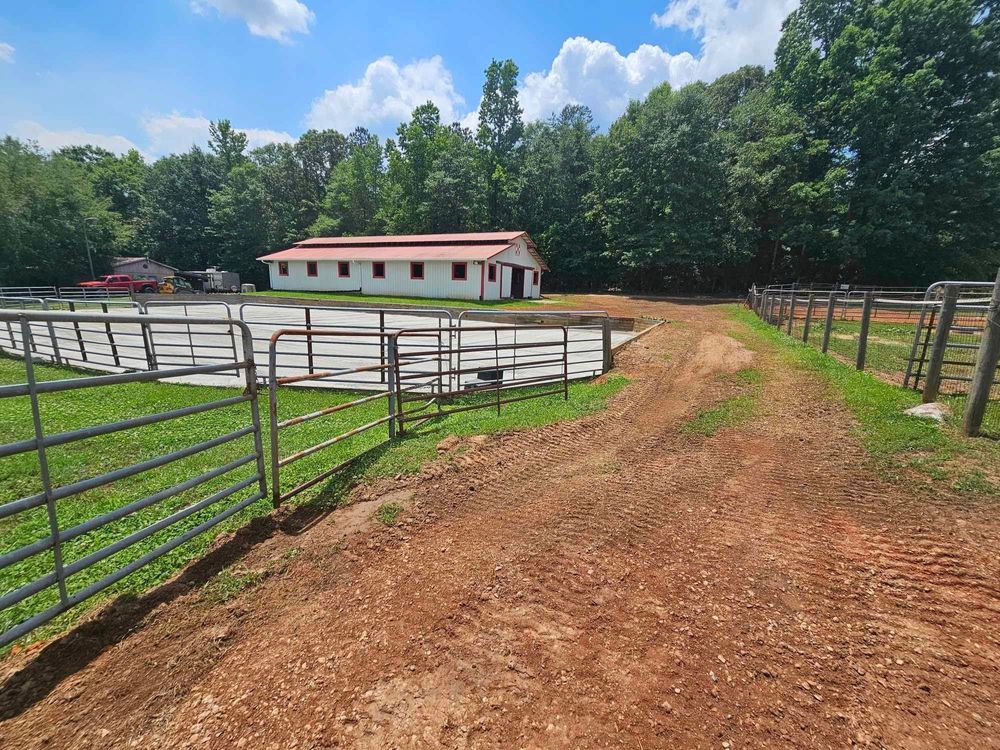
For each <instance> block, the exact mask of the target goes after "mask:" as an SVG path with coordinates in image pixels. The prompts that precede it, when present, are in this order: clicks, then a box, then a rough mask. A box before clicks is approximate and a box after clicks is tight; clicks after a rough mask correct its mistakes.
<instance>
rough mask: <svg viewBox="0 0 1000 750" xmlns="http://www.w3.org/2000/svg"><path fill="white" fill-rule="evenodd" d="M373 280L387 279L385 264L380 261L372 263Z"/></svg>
mask: <svg viewBox="0 0 1000 750" xmlns="http://www.w3.org/2000/svg"><path fill="white" fill-rule="evenodd" d="M372 278H373V279H384V278H385V263H382V262H380V261H376V262H374V263H372Z"/></svg>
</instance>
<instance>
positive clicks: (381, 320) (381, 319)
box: [310, 310, 386, 383]
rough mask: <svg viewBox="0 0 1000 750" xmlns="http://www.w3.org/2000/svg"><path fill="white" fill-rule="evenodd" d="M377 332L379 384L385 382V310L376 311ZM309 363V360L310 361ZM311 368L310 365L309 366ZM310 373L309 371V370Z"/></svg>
mask: <svg viewBox="0 0 1000 750" xmlns="http://www.w3.org/2000/svg"><path fill="white" fill-rule="evenodd" d="M378 332H379V337H378V340H379V346H378V356H379V364H380V365H382V369H381V370H379V371H378V372H379V382H380V383H384V382H386V374H385V310H379V311H378ZM310 363H311V360H310ZM310 366H311V364H310ZM310 372H311V370H310Z"/></svg>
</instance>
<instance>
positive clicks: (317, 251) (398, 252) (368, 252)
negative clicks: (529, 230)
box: [257, 242, 510, 260]
mask: <svg viewBox="0 0 1000 750" xmlns="http://www.w3.org/2000/svg"><path fill="white" fill-rule="evenodd" d="M508 247H510V243H506V242H504V243H498V244H493V245H430V246H428V245H419V246H413V245H404V246H401V247H393V246H389V247H381V246H380V247H317V246H315V245H313V246H303V245H296V246H295V247H290V248H288V249H287V250H280V251H278V252H276V253H271V254H270V255H264V256H262V257H260V258H258V259H257V260H487V259H488V258H492V257H493V256H494V255H497V254H498V253H502V252H503V251H504V250H506V249H507V248H508Z"/></svg>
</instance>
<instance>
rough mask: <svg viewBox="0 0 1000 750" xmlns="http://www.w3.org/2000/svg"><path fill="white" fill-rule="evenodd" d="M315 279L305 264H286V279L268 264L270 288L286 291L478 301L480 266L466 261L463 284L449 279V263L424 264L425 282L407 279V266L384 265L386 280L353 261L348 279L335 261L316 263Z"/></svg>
mask: <svg viewBox="0 0 1000 750" xmlns="http://www.w3.org/2000/svg"><path fill="white" fill-rule="evenodd" d="M316 263H317V268H316V270H317V274H318V275H316V276H309V275H307V274H306V261H304V260H289V261H288V275H287V276H280V275H278V261H272V262H270V263H268V267H269V273H270V279H271V288H272V289H278V290H287V291H328V292H357V291H359V290H360V291H361V292H362V294H381V295H399V296H403V297H442V298H445V299H475V300H477V299H479V291H480V283H481V280H482V279H481V269H482V267H483V266H482V265H481V264H477V263H475V262H472V261H469V262H467V264H466V276H467V278H466V279H465V280H464V281H456V280H453V279H452V278H451V273H452V269H451V263H452V262H451V261H444V260H428V261H424V278H423V279H422V280H421V279H411V278H410V262H409V261H403V260H390V261H385V278H384V279H376V278H374V277H373V276H372V261H368V260H353V261H350V264H351V275H350V277H344V278H342V277H339V276H338V275H337V261H335V260H319V261H316Z"/></svg>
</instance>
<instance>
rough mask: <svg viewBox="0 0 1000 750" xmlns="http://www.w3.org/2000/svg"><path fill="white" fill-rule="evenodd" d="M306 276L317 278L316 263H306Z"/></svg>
mask: <svg viewBox="0 0 1000 750" xmlns="http://www.w3.org/2000/svg"><path fill="white" fill-rule="evenodd" d="M306 276H319V264H318V263H317V262H316V261H314V260H307V261H306Z"/></svg>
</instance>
